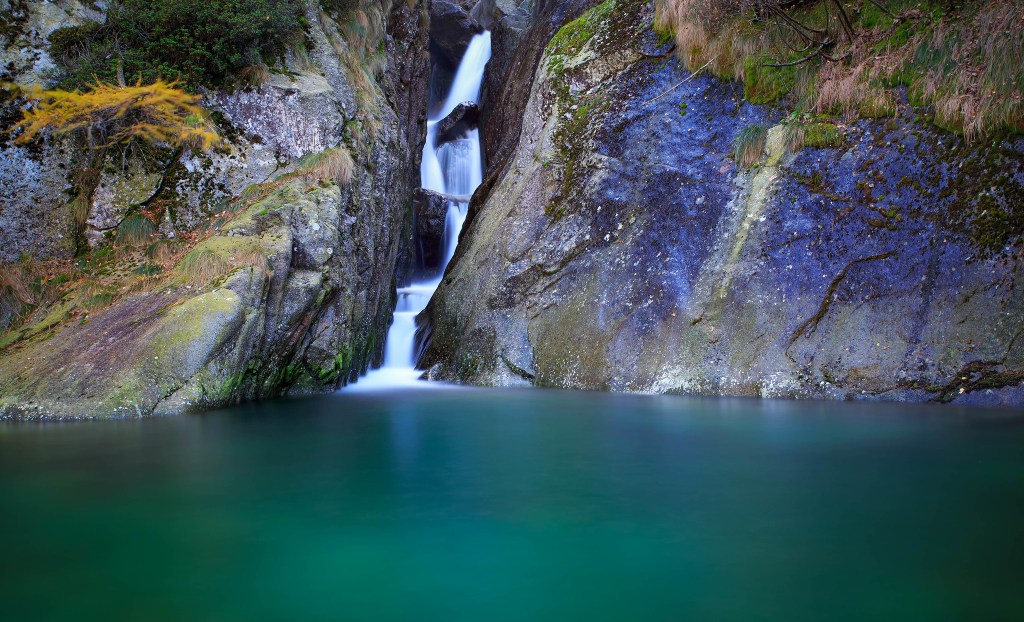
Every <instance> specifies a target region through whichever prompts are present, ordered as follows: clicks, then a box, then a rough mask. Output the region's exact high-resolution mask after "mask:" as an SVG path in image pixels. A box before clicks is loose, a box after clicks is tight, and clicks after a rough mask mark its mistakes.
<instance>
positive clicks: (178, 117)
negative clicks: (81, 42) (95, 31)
mask: <svg viewBox="0 0 1024 622" xmlns="http://www.w3.org/2000/svg"><path fill="white" fill-rule="evenodd" d="M26 96H27V97H28V98H29V99H32V100H36V101H37V102H38V103H37V104H36V105H35V106H33V107H31V108H29V109H28V110H26V111H25V114H24V118H23V119H22V120H21V121H20V122H19V123H18V124H17V125H16V126H15V127H14V129H13V130H12V131H14V132H17V131H18V130H21V133H20V134H19V135H18V137H17V138H16V139H15V142H18V143H26V142H29V141H31V140H32V139H33V138H35V137H36V136H38V135H39V134H41V133H42V132H44V131H46V130H50V131H53V132H56V133H57V134H66V133H69V132H73V131H76V130H80V129H85V130H87V131H88V132H89V136H90V141H92V140H95V133H99V134H100V135H101V136H102V137H105V140H106V143H105V144H103V145H102V146H110V145H115V144H118V143H124V142H128V141H130V140H132V139H135V138H138V139H142V140H146V141H149V142H154V143H166V144H168V145H171V146H172V147H177V146H180V145H189V146H192V147H195V148H199V149H203V150H209V149H211V148H212V147H214V146H215V145H216V144H217V143H218V142H219V141H220V137H219V136H217V133H216V132H214V131H213V130H212V128H211V126H210V124H209V123H208V121H207V118H206V111H205V110H204V109H203V108H202V107H201V106H199V97H198V96H196V95H192V94H190V93H187V92H185V91H183V90H181V89H179V88H177V85H176V83H173V82H165V81H163V80H157V81H156V82H154V83H153V84H147V85H142V84H141V83H137V84H135V85H134V86H115V85H112V84H105V83H103V82H97V83H96V85H95V86H93V87H91V88H90V89H89V90H87V91H84V92H82V91H61V90H52V91H47V90H43V89H41V88H38V87H36V88H33V89H30V90H28V91H27V92H26Z"/></svg>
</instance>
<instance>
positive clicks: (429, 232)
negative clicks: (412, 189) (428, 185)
mask: <svg viewBox="0 0 1024 622" xmlns="http://www.w3.org/2000/svg"><path fill="white" fill-rule="evenodd" d="M413 209H414V212H415V214H416V227H415V229H416V239H417V240H418V245H417V248H416V252H417V265H418V266H419V269H420V271H421V273H422V275H423V276H429V275H433V274H436V273H437V271H438V270H439V269H440V268H441V262H443V261H444V226H445V219H446V218H447V215H448V201H447V199H445V197H444V195H442V194H438V193H437V192H433V191H432V190H425V189H423V188H420V189H418V190H416V193H415V194H414V195H413Z"/></svg>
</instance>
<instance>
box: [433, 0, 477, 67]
mask: <svg viewBox="0 0 1024 622" xmlns="http://www.w3.org/2000/svg"><path fill="white" fill-rule="evenodd" d="M483 30H484V29H483V27H482V26H481V25H480V24H479V23H477V21H476V20H475V19H473V17H472V16H471V15H470V14H469V12H468V11H466V9H464V8H462V7H461V6H459V5H457V4H455V3H453V2H448V1H447V0H435V1H434V2H432V3H431V5H430V43H431V46H433V48H434V49H435V50H436V51H437V52H438V53H439V54H440V55H441V57H443V58H444V60H445V61H446V62H447V63H448V64H449V65H451V66H452V67H458V65H459V61H461V60H462V56H463V54H465V53H466V48H467V47H469V42H470V40H472V39H473V37H474V36H476V35H478V34H480V33H481V32H483Z"/></svg>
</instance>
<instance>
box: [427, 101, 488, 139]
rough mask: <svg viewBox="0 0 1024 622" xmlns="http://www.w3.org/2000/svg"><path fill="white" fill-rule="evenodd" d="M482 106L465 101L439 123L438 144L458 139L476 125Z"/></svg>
mask: <svg viewBox="0 0 1024 622" xmlns="http://www.w3.org/2000/svg"><path fill="white" fill-rule="evenodd" d="M479 120H480V108H479V107H478V106H477V105H476V104H474V103H473V102H463V103H461V104H459V105H458V106H456V107H455V109H454V110H452V111H451V113H449V114H448V116H447V117H445V118H443V119H441V121H439V122H438V124H437V144H439V145H440V144H442V143H446V142H450V141H453V140H457V139H458V138H460V137H462V135H463V134H465V133H466V132H468V131H469V130H471V129H473V128H475V127H476V125H477V122H478V121H479Z"/></svg>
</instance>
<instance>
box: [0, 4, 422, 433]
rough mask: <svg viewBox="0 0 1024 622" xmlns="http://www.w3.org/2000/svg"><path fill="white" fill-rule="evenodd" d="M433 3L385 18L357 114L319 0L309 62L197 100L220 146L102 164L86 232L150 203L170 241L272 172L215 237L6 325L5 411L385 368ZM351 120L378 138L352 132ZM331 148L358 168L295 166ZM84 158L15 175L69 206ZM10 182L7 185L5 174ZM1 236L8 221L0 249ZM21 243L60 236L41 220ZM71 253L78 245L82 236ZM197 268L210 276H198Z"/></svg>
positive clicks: (303, 384)
mask: <svg viewBox="0 0 1024 622" xmlns="http://www.w3.org/2000/svg"><path fill="white" fill-rule="evenodd" d="M384 4H385V3H382V6H383V5H384ZM386 4H387V5H390V4H391V3H386ZM426 7H427V5H426V3H425V2H417V3H414V4H412V6H410V5H409V3H404V2H403V3H399V4H398V6H396V7H395V8H394V9H393V10H392V11H391V13H390V14H389V15H386V16H384V18H385V19H384V20H383V21H384V22H385V23H386V24H387V25H388V33H387V35H388V36H387V37H386V40H385V41H384V49H385V53H386V54H387V56H388V64H387V67H388V68H387V70H386V71H385V72H384V73H383V74H381V75H380V76H379V78H378V83H379V91H377V90H376V89H374V92H372V93H368V95H369V96H370V98H372V99H371V100H366V103H367V104H368V106H367V108H366V109H365V110H363V109H360V108H359V107H358V106H357V103H356V87H355V86H353V81H352V80H351V78H350V77H349V74H348V70H347V69H346V68H345V66H344V64H343V63H342V61H341V59H340V58H339V56H338V51H337V49H336V45H335V44H336V43H337V44H338V45H341V46H343V42H342V43H338V42H339V41H341V39H340V38H341V34H340V33H339V32H338V31H337V28H336V25H335V24H334V23H333V22H332V21H331V20H330V18H328V17H326V16H323V15H321V12H320V10H319V6H318V3H316V2H311V3H309V12H308V15H307V17H308V19H309V22H310V24H311V27H310V29H309V31H308V32H307V37H308V40H309V41H311V42H312V43H313V45H312V46H311V48H310V50H309V53H308V58H303V59H294V58H290V59H289V60H288V63H289V67H290V68H291V70H290V71H289V72H288V74H287V75H284V74H281V75H275V76H274V77H272V78H271V80H270V82H269V83H267V84H265V85H263V86H262V87H260V88H257V89H249V90H245V89H242V90H236V91H235V92H234V93H232V94H228V93H209V94H208V95H207V101H208V103H209V105H211V106H212V107H214V109H215V110H216V111H217V112H218V113H219V114H220V116H219V117H218V118H219V122H220V123H221V129H222V132H223V134H224V135H225V137H226V138H227V142H226V144H225V145H224V146H223V147H222V148H220V149H218V150H217V151H215V152H213V153H210V154H198V153H188V152H185V153H182V154H180V157H177V158H176V159H173V161H172V162H170V164H168V163H167V162H166V161H159V162H156V161H154V162H153V163H150V164H145V163H143V162H136V161H133V160H131V158H129V160H128V161H127V162H126V166H125V167H124V168H123V169H121V168H118V169H116V170H112V171H109V172H103V173H102V176H101V180H100V182H99V185H98V187H99V188H100V191H98V192H96V193H94V196H93V202H94V203H96V202H97V201H98V202H99V203H100V204H102V207H103V209H96V205H94V209H93V210H90V214H89V217H90V218H91V219H92V221H93V228H94V229H95V230H97V231H100V230H105V229H107V227H109V226H110V225H113V224H115V223H116V222H118V220H119V219H120V218H122V217H123V212H124V206H125V205H129V206H130V207H131V208H132V209H138V207H139V203H146V202H148V201H153V202H157V201H159V202H162V203H168V204H170V205H171V207H170V209H169V210H168V211H167V212H166V215H167V221H166V222H163V223H162V224H160V225H159V229H160V231H161V232H162V234H163V235H164V237H177V236H178V235H179V234H182V233H189V234H190V235H193V236H199V237H200V238H201V239H202V238H203V236H204V235H208V234H203V233H202V231H203V228H205V227H208V226H210V223H211V218H210V215H211V214H213V213H220V212H222V211H223V210H225V209H228V208H230V209H238V208H237V207H236V206H237V205H239V204H238V203H232V202H231V199H233V198H237V197H238V196H239V195H241V194H243V191H244V190H246V189H247V188H248V187H249V186H252V185H253V184H263V182H267V183H266V184H264V185H262V186H260V187H258V188H253V189H251V190H252V192H251V193H249V194H246V196H250V194H251V195H253V196H258V197H261V198H260V200H258V201H256V202H255V203H253V204H251V205H248V206H246V207H244V209H243V210H242V211H241V212H240V213H238V214H236V215H234V216H233V217H230V218H221V219H218V220H216V221H214V223H213V225H214V227H215V229H214V230H215V233H214V234H213V235H212V236H211V237H207V238H206V239H203V241H202V242H200V243H199V245H198V246H196V247H195V248H194V249H192V251H191V252H190V255H187V256H186V258H185V260H183V261H182V262H181V263H179V264H178V265H177V266H176V267H174V268H173V270H172V271H171V273H169V274H165V275H163V276H161V277H159V278H156V279H154V280H153V282H152V284H151V285H149V286H147V287H145V288H142V289H141V291H137V292H136V293H133V294H127V295H124V296H123V297H121V298H119V299H117V300H115V301H114V302H113V304H110V305H109V306H107V307H105V308H102V309H98V310H95V311H92V312H90V313H89V314H88V316H87V317H86V318H82V319H81V320H75V321H72V320H73V318H72V317H71V316H70V315H69V309H68V308H66V307H64V306H62V303H58V304H57V305H56V306H55V307H54V308H52V309H46V310H40V311H39V312H37V314H36V315H34V316H33V317H31V318H29V320H28V321H27V322H25V323H23V324H22V325H21V326H20V327H19V328H17V329H15V330H14V331H13V332H9V333H8V334H4V335H0V339H2V343H3V344H4V348H3V350H0V417H3V416H14V417H28V418H73V417H110V416H139V415H142V416H145V415H150V414H172V413H179V412H187V411H196V410H203V409H207V408H212V407H217V406H221V405H225V404H230V403H237V402H240V401H244V400H251V399H263V398H269V397H274V396H279V395H283V394H303V393H312V392H323V391H332V390H335V389H336V388H337V387H339V386H340V385H343V384H345V383H347V382H349V381H350V380H352V379H354V378H355V377H357V376H358V375H359V374H361V373H363V372H364V371H365V370H366V369H367V368H368V367H369V366H370V365H371V364H373V363H374V362H379V360H380V358H381V356H382V352H383V345H384V336H385V334H386V331H387V326H388V322H389V321H390V317H391V310H392V300H393V296H394V285H395V275H396V266H398V267H399V272H400V271H401V269H402V268H401V266H402V265H404V264H403V262H405V263H406V264H409V265H411V263H412V261H411V259H403V258H402V257H401V256H400V251H401V249H403V248H409V247H410V246H411V245H410V244H409V240H410V239H411V235H412V224H413V216H412V209H411V207H412V193H413V190H414V188H415V187H416V186H417V185H418V172H419V161H418V157H419V155H420V153H421V151H422V144H423V141H424V139H425V134H426V125H425V123H426V102H427V97H426V92H427V88H428V75H429V64H428V52H427V50H428V47H429V43H428V37H429V33H428V31H427V29H426V28H425V26H426V24H427V8H426ZM367 10H370V9H367ZM357 117H358V120H357ZM354 123H362V124H364V127H366V126H369V127H368V129H367V131H372V135H371V136H368V137H366V138H364V139H363V142H359V141H358V140H355V139H353V137H352V136H351V135H350V134H349V130H348V128H349V127H350V126H351V125H353V124H354ZM12 148H14V149H22V151H23V152H24V155H25V157H24V158H23V159H18V160H15V161H13V162H11V161H8V160H4V161H3V164H2V165H3V166H12V167H13V166H19V167H21V168H20V169H18V170H19V171H29V172H30V173H31V171H33V170H35V169H33V168H32V167H33V166H34V163H35V162H36V160H35V158H36V157H37V153H38V151H32V150H31V149H27V148H21V147H12ZM47 148H49V147H47ZM36 149H38V148H36ZM327 149H346V150H348V151H350V152H351V155H352V158H353V164H352V167H351V168H352V170H351V176H349V175H348V173H347V172H346V173H342V174H341V177H340V178H337V179H335V178H324V177H323V176H322V175H321V176H311V177H306V176H304V175H295V174H292V173H294V171H296V167H298V166H300V160H301V159H302V158H303V157H305V156H310V155H313V154H317V153H318V152H321V151H324V150H327ZM302 161H304V160H302ZM81 164H82V161H81V158H80V157H76V155H75V154H71V153H70V152H69V155H68V156H67V161H66V162H65V165H64V166H63V167H58V166H56V165H55V164H54V165H53V166H52V167H51V168H52V169H54V170H60V171H62V175H56V174H55V175H54V176H53V177H54V179H53V180H50V181H47V180H48V179H49V178H47V177H46V176H45V175H43V174H42V173H40V174H39V175H37V176H36V178H38V179H39V180H40V181H35V180H34V178H32V177H31V176H30V175H26V174H25V173H24V172H22V173H21V174H22V176H23V177H27V178H28V182H29V183H33V184H36V185H37V186H38V187H39V188H50V187H54V188H57V187H59V188H60V192H59V193H57V192H56V191H54V192H51V194H52V195H53V196H54V197H57V196H59V198H54V200H59V201H60V202H61V204H63V203H64V202H66V201H67V198H68V192H67V191H68V190H69V188H70V182H69V181H68V179H67V177H66V175H67V171H68V170H70V169H72V168H74V167H75V166H81ZM42 170H44V171H49V170H50V168H44V169H42ZM290 174H291V176H290V177H286V175H290ZM151 175H155V176H153V177H150V176H151ZM349 177H351V178H350V179H349ZM157 178H159V181H158V182H157V186H158V192H157V193H156V195H155V197H154V195H153V194H152V192H151V191H152V189H153V186H154V183H153V182H155V181H157ZM135 182H138V183H135ZM3 183H9V182H8V180H7V178H6V177H5V176H0V188H5V187H4V186H3V185H2V184H3ZM45 184H49V186H47V185H45ZM22 189H23V190H25V191H28V192H32V191H33V190H32V189H31V188H22ZM4 191H5V192H6V189H5V190H4ZM146 195H149V196H146ZM46 196H50V195H46ZM36 199H37V200H38V196H37V197H36ZM0 205H2V203H0ZM241 205H246V204H245V203H242V204H241ZM0 209H2V208H0ZM6 217H7V213H6V211H3V212H0V219H3V218H6ZM225 220H226V222H223V221H225ZM221 222H223V224H220V223H221ZM68 228H69V229H71V230H72V237H73V235H74V232H73V227H72V226H69V227H68ZM196 229H199V231H195V230H196ZM7 235H8V231H7V230H6V229H5V230H4V231H3V233H2V237H3V238H4V239H3V241H4V242H7V239H6V238H7ZM26 237H27V238H28V239H31V240H45V241H46V243H48V244H50V245H51V246H52V245H53V244H54V243H53V241H52V240H53V237H54V236H53V235H52V234H51V233H50V232H49V231H38V230H37V231H30V232H28V235H27V236H26ZM0 246H2V245H0ZM69 247H70V252H71V253H73V252H74V249H75V248H76V246H75V244H74V243H73V242H72V243H71V244H70V245H69ZM16 250H17V252H21V251H22V250H23V248H21V249H16ZM407 252H409V251H407ZM53 254H54V253H51V256H52V255H53ZM37 256H39V257H45V255H44V253H42V252H40V253H39V254H38V255H37ZM190 256H191V258H192V259H191V260H190V259H189V257H190ZM5 257H6V255H5ZM189 261H193V263H195V262H198V263H199V265H200V266H204V265H205V266H206V269H208V270H215V271H220V272H218V273H217V274H216V275H214V278H212V279H210V280H209V281H207V280H206V279H204V278H197V277H196V276H195V275H194V274H192V272H194V271H195V270H196V268H195V267H194V266H193V267H191V268H190V267H189V266H190V265H192V264H189V263H188V262H189ZM211 266H212V267H211ZM83 320H87V321H83Z"/></svg>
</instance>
